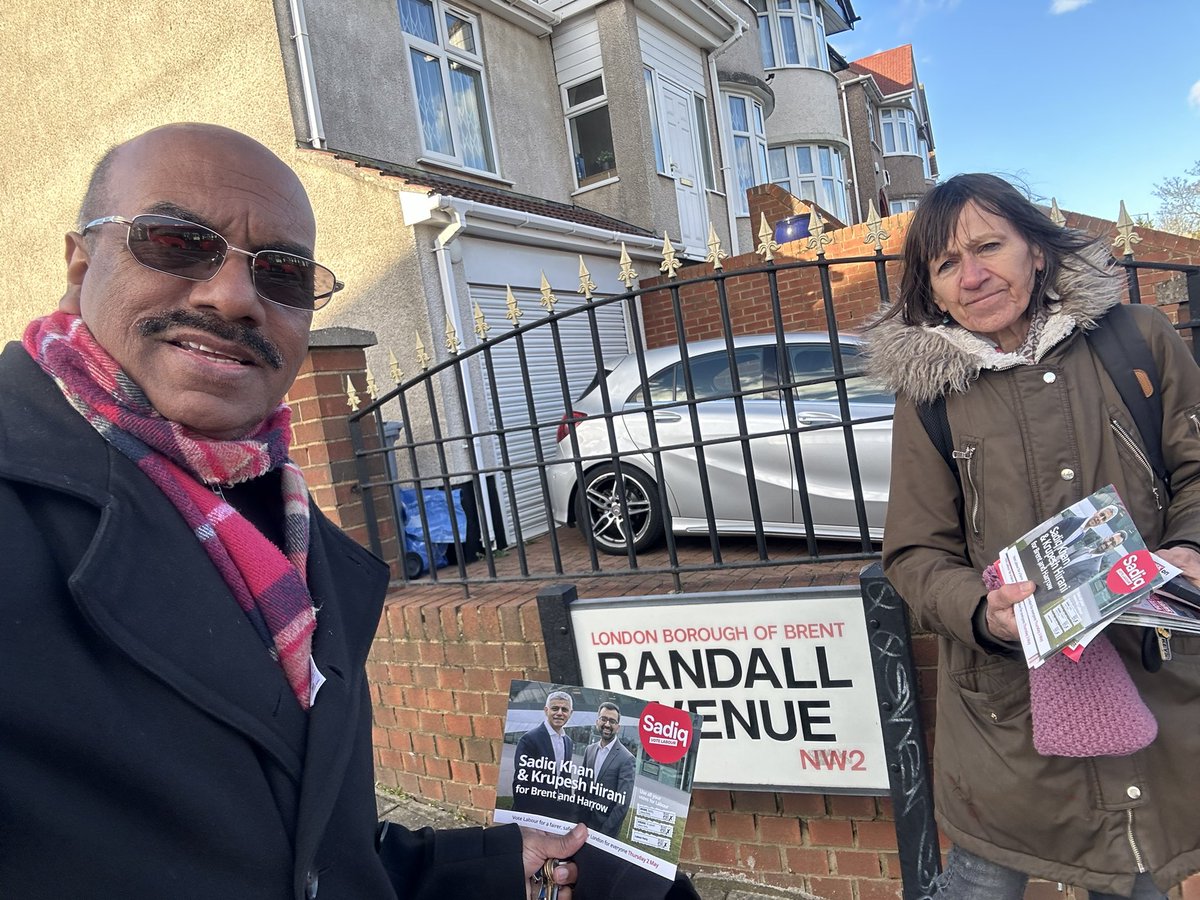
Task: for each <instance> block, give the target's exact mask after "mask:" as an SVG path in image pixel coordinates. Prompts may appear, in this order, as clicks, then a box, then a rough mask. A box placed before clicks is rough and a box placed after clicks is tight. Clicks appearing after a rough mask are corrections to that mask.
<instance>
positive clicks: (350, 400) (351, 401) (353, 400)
mask: <svg viewBox="0 0 1200 900" xmlns="http://www.w3.org/2000/svg"><path fill="white" fill-rule="evenodd" d="M346 404H347V405H348V406H349V407H350V412H358V408H359V406H361V405H362V404H361V403H360V402H359V399H358V391H356V390H355V389H354V382H353V381H351V380H350V376H349V375H347V376H346Z"/></svg>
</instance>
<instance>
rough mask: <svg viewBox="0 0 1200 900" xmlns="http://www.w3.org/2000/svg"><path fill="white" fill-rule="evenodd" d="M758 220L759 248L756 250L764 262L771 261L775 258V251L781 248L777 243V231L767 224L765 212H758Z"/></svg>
mask: <svg viewBox="0 0 1200 900" xmlns="http://www.w3.org/2000/svg"><path fill="white" fill-rule="evenodd" d="M758 221H759V226H758V249H757V250H755V251H754V252H755V253H757V254H758V255H759V256H761V257H762V258H763V262H771V261H772V260H774V259H775V251H776V250H778V249H779V245H778V244H777V243H775V232H774V231H772V230H771V226H770V225H768V224H767V217H766V214H765V213H759V214H758Z"/></svg>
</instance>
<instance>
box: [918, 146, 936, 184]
mask: <svg viewBox="0 0 1200 900" xmlns="http://www.w3.org/2000/svg"><path fill="white" fill-rule="evenodd" d="M917 143H918V145H919V148H920V154H921V170H922V171H923V172H924V173H925V180H926V181H932V180H933V169H932V168H931V167H930V165H929V141H927V140H925V138H920V139H919V140H918V141H917Z"/></svg>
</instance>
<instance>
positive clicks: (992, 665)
mask: <svg viewBox="0 0 1200 900" xmlns="http://www.w3.org/2000/svg"><path fill="white" fill-rule="evenodd" d="M904 261H905V270H904V276H903V283H902V286H901V298H900V301H899V302H898V303H897V304H896V305H895V306H894V307H893V308H892V309H890V310H888V312H887V313H885V314H884V316H882V317H881V319H880V321H878V322H877V323H876V324H875V325H874V327H873V329H872V331H871V367H872V370H873V372H874V374H875V375H876V376H877V377H878V378H879V379H881V380H882V381H884V382H885V383H887V384H888V386H889V387H890V388H891V389H893V390H895V391H896V394H897V397H896V412H895V422H894V426H893V428H894V430H893V446H892V482H891V484H892V487H891V496H890V499H889V505H888V516H887V522H886V526H885V529H884V543H883V559H884V567H885V572H886V574H887V576H888V578H889V579H890V580H891V581H892V583H893V584H894V585H895V587H896V589H897V590H898V591H899V592H900V594H901V596H903V597H904V598H905V600H906V602H907V603H908V605H909V607H910V608H911V610H912V612H913V615H914V618H915V620H916V624H917V625H918V626H919V627H920V628H923V629H927V630H929V631H932V632H934V633H936V634H937V635H938V637H939V651H940V657H939V660H940V661H939V668H938V695H937V732H936V741H935V748H934V793H935V805H936V809H937V817H938V822H939V824H940V825H941V828H942V830H943V833H944V834H946V835H947V836H948V837H949V838H950V840H951V841H952V842H953V847H952V849H951V851H950V855H949V858H948V861H947V867H946V870H945V871H944V872H943V873H942V875H941V876H940V878H939V880H938V882H937V888H936V891H935V893H934V896H935V897H939V898H952V900H963V898H970V900H1008V898H1021V897H1022V896H1023V895H1024V890H1025V884H1026V881H1027V878H1028V876H1030V875H1033V876H1037V877H1040V878H1045V879H1048V880H1050V881H1061V882H1064V883H1067V884H1073V885H1078V886H1081V887H1084V888H1086V889H1088V890H1089V891H1090V892H1091V893H1090V896H1091V897H1092V898H1093V900H1099V898H1109V897H1136V898H1141V900H1151V898H1153V900H1158V898H1162V897H1164V894H1163V891H1165V890H1167V889H1168V888H1169V887H1171V886H1172V885H1174V884H1177V883H1178V882H1180V881H1182V880H1183V879H1184V878H1185V877H1186V876H1187V875H1189V874H1190V873H1192V872H1194V871H1196V870H1200V775H1198V769H1200V637H1198V636H1186V635H1179V634H1176V635H1175V636H1174V637H1173V639H1172V640H1171V649H1172V651H1173V652H1172V659H1171V660H1170V661H1169V662H1167V663H1165V664H1164V665H1163V666H1162V668H1161V670H1160V671H1157V672H1154V673H1151V672H1148V671H1146V669H1145V668H1144V666H1143V664H1142V662H1141V632H1142V629H1140V628H1134V627H1130V626H1120V625H1113V626H1109V627H1108V628H1107V629H1106V630H1105V635H1106V636H1108V637H1109V639H1110V640H1111V641H1112V643H1113V644H1114V645H1115V646H1116V648H1117V651H1118V653H1119V655H1120V657H1121V659H1122V661H1123V662H1124V665H1125V668H1126V669H1127V670H1128V672H1129V674H1130V676H1131V677H1132V679H1133V681H1134V683H1135V685H1136V686H1137V689H1138V691H1139V693H1140V694H1141V696H1142V698H1143V700H1144V701H1145V703H1146V704H1147V706H1148V707H1149V708H1150V710H1151V711H1152V712H1153V714H1154V716H1155V717H1156V718H1157V720H1158V735H1157V738H1155V739H1154V740H1153V742H1151V743H1150V745H1149V746H1148V747H1146V748H1145V749H1143V750H1140V751H1137V752H1135V753H1133V754H1131V755H1126V756H1097V757H1091V758H1069V757H1064V756H1041V755H1039V754H1038V753H1037V751H1036V750H1035V749H1034V746H1033V740H1032V726H1031V717H1030V699H1029V677H1028V672H1027V670H1026V666H1025V662H1024V659H1023V657H1022V654H1021V653H1020V652H1019V650H1020V645H1019V644H1018V643H1014V642H1015V641H1016V639H1017V631H1016V623H1015V619H1014V615H1013V609H1012V607H1013V604H1014V603H1016V602H1017V601H1019V600H1021V599H1023V598H1024V597H1025V596H1028V594H1029V592H1030V591H1031V589H1032V585H1031V584H1029V583H1022V584H1016V585H1005V586H1003V587H1001V588H999V589H996V590H993V591H990V592H988V591H987V590H986V589H985V588H984V587H983V585H982V582H981V578H980V573H981V571H982V570H983V569H984V568H985V567H986V566H988V565H989V564H990V563H992V562H993V561H994V560H996V558H997V557H998V555H999V552H1000V549H1001V548H1002V547H1004V546H1006V545H1007V544H1009V543H1011V542H1013V541H1014V540H1016V539H1017V538H1018V537H1020V536H1021V535H1022V534H1024V533H1025V532H1027V531H1028V530H1029V529H1031V528H1032V527H1034V526H1035V525H1037V524H1038V523H1039V522H1041V521H1044V520H1045V519H1047V518H1049V517H1050V516H1052V515H1054V514H1055V513H1057V512H1059V511H1060V510H1062V509H1065V508H1066V507H1067V506H1069V505H1071V504H1072V503H1075V502H1077V501H1079V500H1081V499H1083V498H1084V497H1086V496H1087V495H1088V494H1090V493H1092V492H1093V491H1095V490H1097V489H1099V488H1101V487H1104V486H1105V485H1107V484H1110V483H1111V484H1114V485H1115V486H1116V489H1117V492H1118V493H1119V494H1120V496H1121V497H1122V498H1123V499H1124V501H1125V503H1126V505H1127V507H1128V509H1129V512H1130V514H1131V515H1132V517H1133V519H1134V521H1135V522H1136V524H1137V526H1138V529H1139V530H1140V531H1141V533H1142V536H1143V538H1144V539H1145V541H1146V545H1147V546H1148V547H1150V548H1152V549H1157V550H1159V552H1160V555H1161V556H1162V557H1164V558H1166V559H1168V561H1170V562H1172V563H1174V564H1175V565H1177V566H1179V567H1180V568H1181V569H1183V570H1184V572H1185V574H1186V575H1187V576H1188V577H1189V578H1191V579H1192V580H1193V581H1196V580H1200V370H1198V369H1197V366H1196V364H1195V362H1194V361H1193V360H1192V358H1191V356H1190V353H1189V351H1188V348H1187V347H1186V345H1185V344H1184V343H1183V341H1182V340H1181V339H1180V338H1179V336H1178V335H1177V334H1176V333H1175V331H1174V329H1173V328H1172V326H1171V324H1170V323H1169V322H1168V321H1167V319H1166V317H1165V316H1163V315H1162V314H1161V313H1160V312H1159V311H1157V310H1155V309H1152V308H1149V307H1134V308H1132V309H1131V310H1130V313H1131V318H1132V320H1133V321H1134V322H1135V323H1136V326H1137V328H1138V330H1139V331H1140V332H1141V334H1142V336H1143V337H1144V338H1145V340H1146V342H1147V344H1148V345H1149V347H1150V349H1151V351H1152V353H1153V355H1154V358H1155V360H1156V362H1157V365H1158V369H1159V377H1160V379H1161V384H1160V385H1159V390H1160V392H1161V397H1162V402H1163V408H1164V415H1163V423H1162V445H1163V454H1164V457H1165V461H1166V465H1167V469H1168V471H1169V473H1170V491H1168V490H1167V487H1166V485H1163V484H1161V483H1159V482H1158V481H1157V479H1155V477H1154V475H1153V473H1152V472H1151V471H1150V470H1149V468H1148V467H1147V466H1146V465H1145V463H1144V461H1143V460H1142V459H1140V458H1139V457H1140V456H1141V455H1143V454H1144V453H1145V448H1144V446H1142V444H1141V440H1140V436H1139V435H1138V432H1137V429H1136V427H1135V426H1134V424H1133V420H1132V419H1131V417H1130V414H1129V411H1128V410H1127V409H1126V407H1125V405H1124V404H1123V402H1122V400H1121V396H1120V394H1119V392H1118V391H1117V388H1116V387H1115V386H1114V384H1113V383H1112V381H1111V380H1110V379H1109V377H1108V375H1107V373H1106V371H1105V369H1104V365H1103V364H1102V363H1101V361H1100V360H1099V359H1097V358H1096V357H1095V356H1094V355H1093V353H1092V351H1091V349H1090V347H1089V344H1088V341H1087V340H1086V339H1085V336H1084V332H1085V331H1087V330H1090V329H1092V328H1094V327H1096V324H1097V321H1098V320H1099V319H1101V318H1102V317H1103V316H1104V314H1105V313H1106V312H1107V311H1108V310H1109V309H1110V308H1111V307H1112V306H1114V305H1115V304H1117V303H1119V302H1120V300H1121V288H1122V282H1121V280H1120V279H1119V278H1117V277H1114V275H1113V274H1112V273H1111V271H1110V270H1109V269H1108V262H1109V260H1108V254H1107V253H1106V252H1105V251H1104V250H1103V248H1101V247H1099V246H1097V245H1095V244H1093V242H1092V241H1091V239H1090V238H1088V237H1087V236H1086V235H1083V234H1080V233H1078V232H1074V231H1071V230H1069V229H1065V228H1060V227H1058V226H1057V225H1055V224H1054V223H1053V222H1051V221H1050V219H1049V218H1048V217H1047V216H1046V215H1045V214H1043V213H1042V212H1041V210H1039V209H1038V208H1037V207H1035V206H1034V205H1033V204H1031V203H1030V202H1029V201H1027V200H1026V199H1025V198H1024V197H1023V196H1021V194H1020V193H1019V192H1018V191H1017V190H1016V189H1014V188H1013V187H1012V186H1011V185H1009V184H1008V183H1007V182H1005V181H1003V180H1001V179H999V178H996V177H995V176H991V175H960V176H957V177H955V178H952V179H950V180H949V181H947V182H945V183H944V184H941V185H939V186H937V187H935V188H934V189H933V190H932V191H931V192H930V193H929V194H927V195H926V196H925V198H924V199H923V200H922V202H921V205H920V207H919V208H918V209H917V211H916V213H915V214H914V216H913V219H912V222H911V224H910V226H909V232H908V235H907V238H906V241H905V248H904ZM938 396H943V397H945V408H946V415H947V418H948V421H949V425H950V431H951V435H952V440H953V446H954V453H953V456H954V458H955V462H956V463H957V465H958V468H959V476H960V477H959V479H956V478H955V477H954V475H953V473H952V472H951V471H950V469H949V466H948V465H947V464H946V462H945V461H944V459H943V458H942V456H941V454H940V452H939V450H938V449H937V448H936V447H935V445H934V443H933V442H932V441H931V439H930V437H929V436H928V433H927V432H926V430H925V428H924V426H923V425H922V422H921V420H920V418H919V417H918V413H917V411H916V406H915V405H916V404H918V403H924V402H929V401H930V400H932V399H934V398H935V397H938ZM1130 441H1132V442H1134V443H1135V444H1136V445H1137V447H1138V450H1137V451H1133V450H1131V448H1130V447H1129V445H1128V442H1130ZM960 482H961V486H960ZM1168 498H1170V499H1169V500H1168Z"/></svg>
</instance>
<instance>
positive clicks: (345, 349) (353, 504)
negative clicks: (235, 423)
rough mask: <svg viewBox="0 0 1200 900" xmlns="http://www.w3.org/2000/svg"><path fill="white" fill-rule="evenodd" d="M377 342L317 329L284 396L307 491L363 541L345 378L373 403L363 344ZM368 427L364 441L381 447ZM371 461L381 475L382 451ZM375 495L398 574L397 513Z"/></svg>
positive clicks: (371, 337) (385, 546)
mask: <svg viewBox="0 0 1200 900" xmlns="http://www.w3.org/2000/svg"><path fill="white" fill-rule="evenodd" d="M343 332H351V333H350V334H349V335H344V334H342V333H343ZM363 335H369V341H367V342H365V343H364V341H365V340H366V339H365V338H363ZM374 342H375V339H374V335H370V333H369V332H356V331H354V330H353V329H330V330H329V331H328V332H321V331H316V332H313V336H312V342H311V345H310V347H309V352H308V357H307V358H306V359H305V360H304V364H303V365H302V366H301V367H300V372H299V374H298V375H297V376H296V381H295V382H294V383H293V384H292V388H291V390H290V391H288V394H287V397H286V398H285V399H286V400H287V402H288V404H289V405H290V406H291V407H292V449H291V455H292V459H293V460H295V462H296V464H297V465H298V466H300V468H301V469H302V470H303V471H304V478H305V480H306V481H307V482H308V489H309V492H310V493H311V494H312V497H313V499H314V500H315V501H316V504H317V506H318V507H320V509H321V511H322V512H324V513H325V515H327V516H328V517H329V518H330V520H331V521H333V523H334V524H335V525H337V526H339V527H340V528H341V529H342V530H343V531H345V532H346V533H347V534H348V535H350V537H352V538H354V540H356V541H358V542H359V543H360V544H362V545H363V546H364V547H369V546H370V541H369V539H368V537H367V526H366V516H365V515H364V513H363V502H362V492H361V490H360V489H359V487H358V469H357V466H356V463H355V460H354V449H353V447H352V445H351V440H350V421H349V416H350V413H351V410H350V405H349V402H348V399H347V394H346V379H347V378H350V379H351V380H352V382H353V383H354V385H355V388H356V390H357V391H358V392H359V396H360V398H361V400H362V402H363V403H364V404H365V403H369V402H370V398H369V397H368V396H367V393H366V391H367V386H366V370H367V360H366V354H365V353H364V352H363V350H364V347H365V346H369V345H370V344H374ZM364 432H365V438H366V440H365V446H366V447H367V448H368V449H371V448H378V446H379V442H378V440H377V438H376V435H375V434H374V433H373V431H372V429H371V428H366V429H364ZM367 465H368V471H369V472H370V473H371V474H372V475H373V476H375V477H382V476H383V472H384V461H383V457H382V456H374V457H368V463H367ZM374 499H375V513H376V519H377V521H378V522H379V532H380V539H381V542H382V545H383V553H382V556H383V558H384V560H386V561H387V562H388V563H389V564H390V565H392V571H393V573H396V574H398V569H397V561H398V559H399V555H400V554H399V545H398V544H397V540H396V526H395V517H394V516H393V514H392V512H391V505H390V503H386V502H384V501H385V499H386V498H385V497H384V496H383V495H382V493H379V492H376V494H375V495H374Z"/></svg>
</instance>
